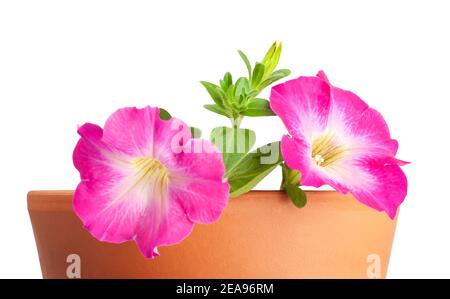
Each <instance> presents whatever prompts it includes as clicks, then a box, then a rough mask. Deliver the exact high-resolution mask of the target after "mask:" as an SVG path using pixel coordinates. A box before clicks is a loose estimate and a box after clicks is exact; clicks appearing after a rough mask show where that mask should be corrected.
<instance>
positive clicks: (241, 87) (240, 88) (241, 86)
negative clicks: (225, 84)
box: [234, 77, 250, 99]
mask: <svg viewBox="0 0 450 299" xmlns="http://www.w3.org/2000/svg"><path fill="white" fill-rule="evenodd" d="M235 86H236V88H235V91H234V96H235V98H237V99H239V98H240V97H241V95H244V96H246V95H247V92H248V91H249V89H250V85H249V83H248V79H247V78H244V77H241V78H239V79H238V80H237V81H236V84H235Z"/></svg>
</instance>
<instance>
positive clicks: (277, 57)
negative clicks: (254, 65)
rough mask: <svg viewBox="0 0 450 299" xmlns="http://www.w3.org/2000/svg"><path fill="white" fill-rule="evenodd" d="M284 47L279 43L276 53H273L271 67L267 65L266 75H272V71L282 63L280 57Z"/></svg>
mask: <svg viewBox="0 0 450 299" xmlns="http://www.w3.org/2000/svg"><path fill="white" fill-rule="evenodd" d="M281 50H282V45H281V43H278V44H277V46H276V49H275V52H274V53H273V55H272V57H271V59H270V62H269V65H266V74H267V75H268V74H271V73H272V71H273V70H274V69H275V68H276V67H277V65H278V62H279V61H280V55H281Z"/></svg>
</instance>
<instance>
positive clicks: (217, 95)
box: [200, 81, 225, 107]
mask: <svg viewBox="0 0 450 299" xmlns="http://www.w3.org/2000/svg"><path fill="white" fill-rule="evenodd" d="M200 83H201V84H202V85H203V86H204V87H205V88H206V90H207V91H208V93H209V95H210V96H211V98H212V99H213V100H214V102H215V103H216V104H217V105H219V106H220V107H224V106H225V104H224V103H225V93H224V92H223V90H222V89H221V88H220V87H219V86H217V85H215V84H213V83H210V82H206V81H200Z"/></svg>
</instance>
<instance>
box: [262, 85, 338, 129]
mask: <svg viewBox="0 0 450 299" xmlns="http://www.w3.org/2000/svg"><path fill="white" fill-rule="evenodd" d="M270 107H271V108H272V110H273V111H274V112H275V113H276V114H277V115H278V116H279V117H280V118H281V120H282V121H283V123H284V124H285V126H286V128H287V129H288V131H289V133H290V134H291V135H292V136H297V135H299V134H303V135H304V136H305V137H307V138H310V137H311V136H312V134H313V132H315V133H320V132H322V131H323V130H325V128H326V127H327V121H328V114H329V110H330V86H329V84H328V83H327V82H325V81H323V80H322V79H320V78H317V77H300V78H298V79H294V80H290V81H287V82H285V83H282V84H279V85H277V86H274V87H273V88H272V92H271V95H270Z"/></svg>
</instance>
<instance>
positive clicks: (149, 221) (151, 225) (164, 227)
mask: <svg viewBox="0 0 450 299" xmlns="http://www.w3.org/2000/svg"><path fill="white" fill-rule="evenodd" d="M159 212H160V210H159V209H158V207H154V206H149V207H148V210H147V211H145V213H144V215H145V216H144V217H143V218H142V219H141V221H140V222H139V225H138V227H137V229H136V237H135V241H136V243H137V245H138V248H139V250H140V251H141V253H142V254H143V255H144V256H145V257H147V258H153V257H155V256H158V255H159V254H158V253H157V246H167V245H174V244H178V243H180V242H181V241H182V240H183V239H184V238H186V237H187V236H188V235H189V234H190V233H191V231H192V229H193V227H194V223H193V222H192V221H190V220H189V219H188V217H187V215H186V212H185V210H184V209H183V207H182V206H181V205H180V204H179V202H178V201H176V200H171V201H170V203H169V207H168V211H167V214H165V215H163V214H161V213H159Z"/></svg>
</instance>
